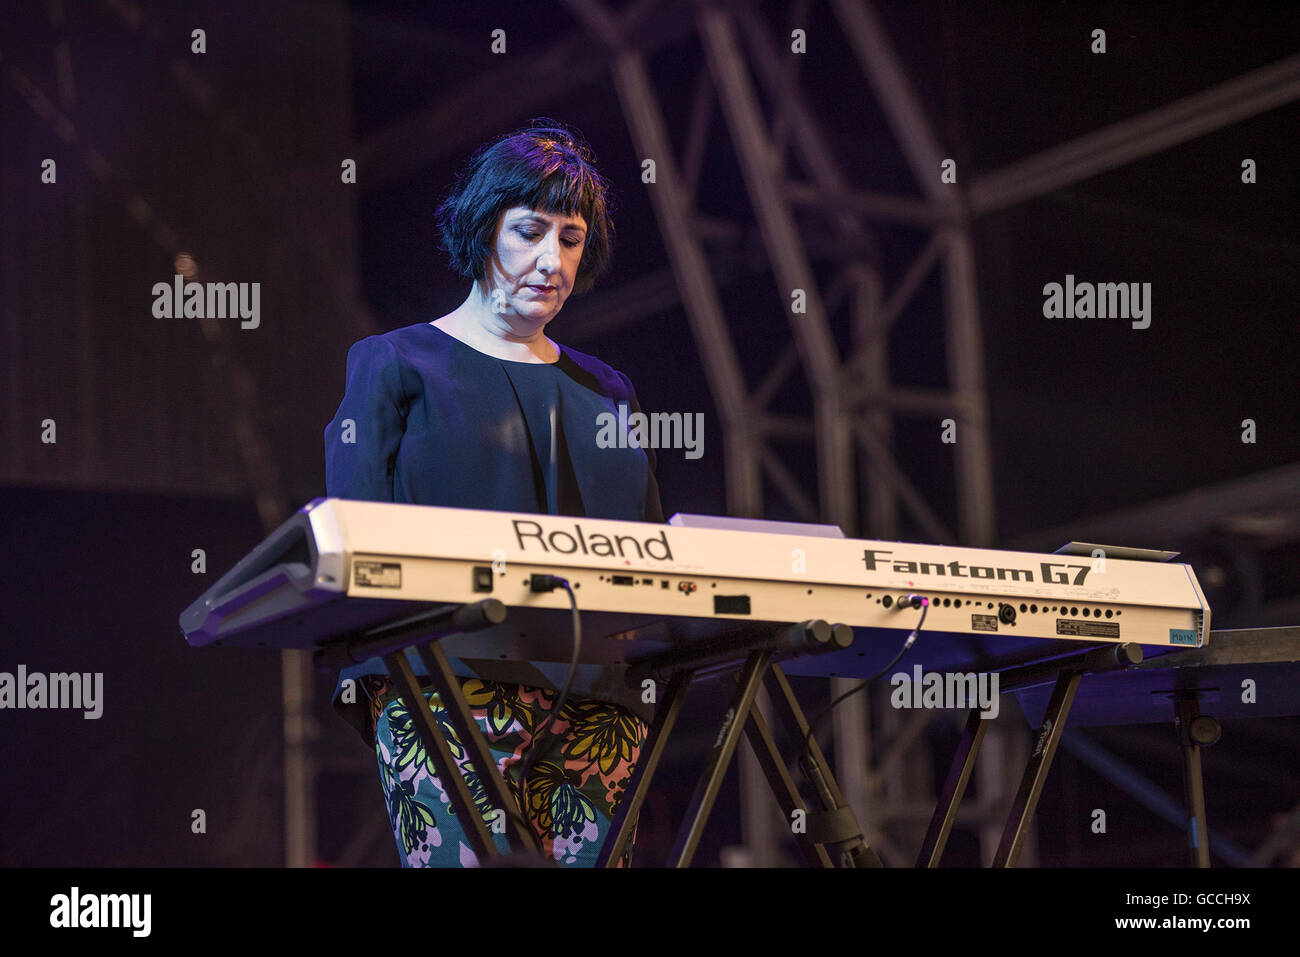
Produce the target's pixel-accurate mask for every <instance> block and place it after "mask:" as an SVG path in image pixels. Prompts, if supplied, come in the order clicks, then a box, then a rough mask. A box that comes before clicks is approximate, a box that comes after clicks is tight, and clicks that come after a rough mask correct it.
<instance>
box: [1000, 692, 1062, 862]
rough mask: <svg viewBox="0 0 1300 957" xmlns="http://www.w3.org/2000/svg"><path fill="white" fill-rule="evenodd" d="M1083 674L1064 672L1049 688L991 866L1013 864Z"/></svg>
mask: <svg viewBox="0 0 1300 957" xmlns="http://www.w3.org/2000/svg"><path fill="white" fill-rule="evenodd" d="M1082 677H1083V673H1082V672H1080V671H1073V672H1068V673H1063V674H1062V675H1061V676H1060V677H1058V678H1057V679H1056V685H1055V686H1054V687H1053V688H1052V697H1051V700H1050V701H1049V702H1048V704H1047V711H1046V713H1045V714H1044V715H1043V724H1042V727H1041V728H1039V730H1038V740H1037V741H1036V742H1035V743H1034V751H1033V753H1032V754H1031V755H1030V756H1029V763H1028V764H1027V765H1026V766H1025V773H1024V776H1023V777H1022V778H1021V779H1020V789H1019V790H1018V791H1017V792H1016V798H1015V800H1014V801H1013V802H1012V804H1011V814H1010V815H1009V816H1008V818H1007V825H1006V828H1005V829H1004V830H1003V831H1002V840H1001V842H1000V843H999V844H998V850H997V853H996V854H994V855H993V866H994V867H1015V865H1016V859H1017V858H1018V857H1019V856H1020V848H1021V845H1022V844H1023V843H1024V837H1025V829H1026V828H1028V827H1029V822H1030V821H1031V820H1033V817H1034V810H1035V809H1036V808H1037V807H1038V796H1039V795H1040V794H1042V791H1043V783H1044V782H1045V781H1046V780H1047V772H1048V771H1049V770H1051V767H1052V758H1053V757H1055V756H1056V746H1057V745H1058V744H1059V743H1060V741H1061V732H1062V731H1063V730H1064V728H1065V719H1066V718H1067V717H1068V716H1069V714H1070V705H1071V704H1073V703H1074V693H1075V692H1076V691H1077V690H1078V688H1079V680H1080V679H1081V678H1082Z"/></svg>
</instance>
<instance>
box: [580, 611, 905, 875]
mask: <svg viewBox="0 0 1300 957" xmlns="http://www.w3.org/2000/svg"><path fill="white" fill-rule="evenodd" d="M841 628H842V629H843V630H842V631H841V630H840V629H841ZM851 641H852V631H851V630H850V629H847V628H843V626H838V627H837V628H836V629H832V628H831V627H830V626H829V625H827V624H826V623H825V622H823V621H812V622H803V623H801V624H799V625H795V626H791V627H785V626H780V627H778V628H776V629H774V630H772V631H769V632H767V633H766V635H763V634H762V633H760V634H757V635H753V634H748V633H742V634H741V635H738V636H736V637H735V638H734V639H733V640H732V641H731V642H730V643H729V645H730V646H729V647H726V646H725V643H724V646H721V647H720V646H719V644H717V643H714V644H712V645H710V646H709V648H707V649H698V650H692V651H677V652H671V653H668V654H666V655H659V656H656V657H654V658H653V659H650V660H648V661H645V662H640V663H638V664H637V665H636V666H634V668H633V669H632V671H630V672H629V675H628V679H629V683H630V684H633V685H634V686H635V684H637V683H638V681H639V679H640V677H641V676H642V675H650V674H658V675H661V676H662V675H664V674H665V673H666V674H667V675H668V679H667V680H668V690H667V693H666V695H665V697H664V699H663V700H662V701H661V702H659V705H658V707H657V708H656V710H655V719H654V722H653V723H652V724H651V726H650V731H649V733H648V734H647V736H646V740H645V742H644V744H643V745H642V747H641V756H640V759H639V760H638V761H637V764H636V767H635V769H634V770H633V773H632V776H631V779H630V780H629V781H628V783H627V789H626V792H625V794H624V799H623V801H622V803H621V805H620V807H619V811H618V813H617V815H616V816H615V818H614V822H613V826H612V828H611V829H610V833H609V835H608V837H607V838H606V841H605V845H604V847H603V848H602V849H601V853H600V857H599V858H598V860H597V865H596V866H597V867H611V866H614V865H615V864H616V863H617V862H618V861H619V860H620V859H621V858H622V856H623V852H624V849H625V848H626V847H627V845H628V842H629V841H630V839H631V836H632V831H633V829H634V827H635V823H636V820H637V817H638V815H639V813H640V810H641V806H642V804H643V802H644V800H645V796H646V794H647V793H648V789H649V785H650V781H651V779H652V778H653V776H654V773H655V771H656V769H657V768H658V765H659V761H660V759H661V758H662V756H663V753H664V749H665V747H666V744H667V740H668V736H669V734H670V733H671V732H672V729H673V726H674V724H675V723H676V721H677V717H678V715H679V714H680V712H681V707H682V702H683V701H684V700H685V697H686V692H687V689H688V688H689V687H690V685H691V684H692V682H694V681H697V680H701V679H702V678H704V677H709V676H712V675H715V674H718V673H720V672H725V671H729V670H734V669H735V668H736V667H737V666H739V668H740V670H739V673H738V674H737V675H736V679H735V682H736V688H735V691H734V692H733V694H732V697H731V701H730V703H729V706H728V708H727V711H726V714H725V716H724V717H723V719H722V724H721V727H720V728H719V730H718V735H717V737H716V739H715V741H714V745H713V748H712V750H711V751H710V753H709V756H708V758H707V760H706V762H705V767H704V769H703V771H702V772H701V774H700V778H699V781H698V783H697V785H696V788H695V792H694V794H693V795H692V797H691V800H690V803H689V805H688V806H687V810H686V814H685V817H684V819H683V821H682V823H681V825H680V827H679V830H678V833H677V838H676V840H675V841H674V844H673V848H672V852H671V855H670V860H669V863H670V866H673V867H689V866H690V865H691V862H692V860H693V859H694V856H695V853H696V851H697V849H698V848H699V842H700V838H701V837H702V836H703V833H704V828H705V826H706V824H707V823H708V818H709V815H710V813H711V812H712V810H713V805H714V802H715V801H716V799H717V796H718V791H719V789H720V788H721V787H722V781H723V778H724V777H725V775H726V772H727V768H728V767H729V766H730V764H731V761H732V759H733V757H734V756H735V751H736V746H737V745H738V743H739V741H740V737H741V735H742V734H745V735H747V736H748V738H749V742H750V746H751V747H752V748H753V750H754V754H755V756H756V757H757V759H758V762H759V765H760V767H761V768H762V769H763V772H764V775H765V776H766V777H767V779H768V784H769V785H770V787H771V788H772V793H773V795H774V796H775V797H776V800H777V803H778V804H779V805H780V807H781V810H782V812H783V813H784V814H785V815H786V819H787V820H788V821H791V823H792V825H793V823H794V821H795V820H796V812H801V813H802V819H803V824H804V826H803V827H798V828H796V827H793V826H792V833H793V834H794V835H795V837H796V838H797V840H798V843H799V849H800V852H801V853H802V855H803V857H804V860H805V862H806V863H808V864H810V865H813V866H818V867H832V866H836V864H837V863H838V864H839V865H840V866H850V867H856V866H880V860H879V858H878V857H877V856H876V854H875V853H874V852H873V851H872V850H871V849H870V848H869V847H868V846H867V845H866V842H865V841H864V840H863V837H862V829H861V827H859V826H858V823H857V819H856V817H855V816H854V814H853V811H852V809H851V808H850V807H849V806H848V804H847V803H846V802H845V801H844V798H843V795H842V794H841V792H840V790H839V787H838V786H837V785H836V783H835V779H834V777H833V776H832V775H831V773H830V770H829V768H828V767H827V765H826V761H825V757H824V756H823V755H822V752H821V749H820V748H819V747H818V746H817V743H816V741H815V740H814V741H813V742H812V745H811V747H810V748H809V754H808V755H807V756H806V757H805V758H804V760H803V761H802V765H803V769H804V772H805V775H806V776H807V778H808V779H809V780H810V781H811V782H812V784H813V786H814V787H815V789H816V790H817V793H818V802H819V804H820V810H818V809H812V808H809V807H808V806H807V804H806V802H805V801H804V800H803V797H802V796H801V795H800V793H799V790H798V787H797V786H796V785H795V783H794V781H793V779H791V778H790V776H789V774H788V773H787V771H786V767H785V761H784V759H783V758H782V757H781V755H780V752H779V750H778V748H777V746H776V742H775V739H774V738H773V735H772V731H771V729H770V728H769V727H768V724H767V721H766V720H765V719H764V718H763V715H762V714H761V712H759V711H758V710H757V709H756V708H755V707H754V703H755V701H756V699H757V697H758V691H759V688H761V687H762V686H763V683H764V681H765V680H766V681H767V683H768V688H769V693H770V694H771V697H772V699H773V702H774V705H775V706H776V708H777V709H778V710H780V711H781V712H782V714H781V715H778V716H776V717H778V718H780V717H784V719H785V725H786V727H790V728H793V729H794V731H796V732H797V733H798V735H799V738H798V740H799V741H800V742H801V743H802V741H803V740H804V737H805V736H806V735H807V733H808V724H807V722H806V720H805V719H804V716H803V712H802V710H801V709H800V707H799V703H798V700H797V699H796V698H795V696H794V693H793V690H792V689H791V688H790V685H789V682H788V681H787V680H786V678H785V675H784V673H783V672H782V671H781V668H780V666H779V665H778V664H776V663H775V662H774V660H773V659H774V656H775V655H776V654H777V653H778V652H779V651H792V652H793V651H804V652H816V651H821V650H834V649H836V648H843V647H847V645H848V644H849V643H850V642H851ZM827 845H829V846H831V847H832V848H833V849H834V850H835V852H836V855H835V859H834V861H832V858H831V856H830V854H828V853H827V850H826V846H827Z"/></svg>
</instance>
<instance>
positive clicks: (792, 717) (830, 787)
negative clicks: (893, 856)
mask: <svg viewBox="0 0 1300 957" xmlns="http://www.w3.org/2000/svg"><path fill="white" fill-rule="evenodd" d="M768 683H769V685H770V688H769V690H770V691H771V692H772V707H773V710H774V712H775V713H776V715H777V716H778V717H779V718H780V719H781V720H783V721H785V722H786V724H787V726H788V727H792V728H793V729H794V730H795V732H796V733H797V735H798V741H799V743H800V747H802V746H803V742H804V741H805V740H808V752H807V753H806V754H800V756H799V765H800V767H801V768H802V769H803V773H804V777H806V778H807V779H808V781H809V783H811V784H812V786H813V788H814V790H816V792H817V798H818V800H819V801H820V802H821V806H822V810H821V812H819V813H818V814H816V815H810V820H811V821H814V822H816V823H815V824H814V827H813V828H810V829H809V833H810V837H812V839H813V840H817V839H818V838H822V839H823V841H824V842H825V843H828V844H831V845H832V846H833V847H834V848H835V849H836V851H837V852H838V856H839V858H840V859H841V861H842V862H843V863H846V864H847V865H849V866H852V867H881V866H882V864H881V861H880V857H879V855H877V854H876V852H875V851H874V850H873V849H872V848H871V847H870V845H868V844H867V842H866V839H865V838H864V837H863V835H862V827H861V825H860V824H859V823H858V819H857V815H855V814H854V813H853V808H852V806H850V804H849V802H848V801H846V800H845V799H844V793H843V792H842V791H841V790H840V787H839V784H838V783H837V782H836V780H835V777H834V775H832V774H831V772H830V766H829V765H828V764H827V763H826V756H825V755H824V754H823V753H822V749H821V746H820V745H818V743H817V739H816V738H813V739H808V720H807V719H806V718H805V717H804V713H803V709H802V708H800V707H799V699H798V698H796V697H795V694H794V689H793V688H791V687H790V682H789V681H788V680H787V679H786V677H785V672H784V671H782V670H781V668H780V666H779V665H773V666H772V667H771V668H770V669H769V670H768Z"/></svg>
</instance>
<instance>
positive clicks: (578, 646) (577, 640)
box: [518, 574, 582, 817]
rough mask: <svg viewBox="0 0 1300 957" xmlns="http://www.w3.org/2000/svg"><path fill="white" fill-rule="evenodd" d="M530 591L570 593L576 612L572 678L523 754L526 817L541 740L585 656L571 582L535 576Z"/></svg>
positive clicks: (521, 781)
mask: <svg viewBox="0 0 1300 957" xmlns="http://www.w3.org/2000/svg"><path fill="white" fill-rule="evenodd" d="M529 587H530V588H531V589H532V590H533V591H535V592H547V591H554V590H555V589H556V588H563V589H564V590H565V591H567V592H568V593H569V607H570V609H571V610H572V612H573V657H572V659H571V660H570V661H569V674H568V677H566V678H565V679H564V687H563V688H561V689H560V696H559V697H558V698H556V699H555V707H554V708H552V709H551V713H550V714H548V715H547V716H546V719H545V720H544V721H542V723H541V724H539V725H538V726H537V730H536V731H535V732H534V733H533V740H532V741H531V742H530V743H529V745H528V751H527V752H525V754H524V760H523V763H522V764H520V765H519V785H518V787H519V807H520V809H521V810H522V811H523V813H524V816H525V817H527V816H528V800H527V796H526V789H525V784H524V782H525V778H527V777H528V772H529V771H530V770H532V766H533V761H534V760H536V758H537V746H538V743H539V742H540V741H541V739H542V735H543V734H544V733H545V732H546V731H548V730H549V729H550V726H551V723H552V722H553V721H554V720H555V717H556V716H557V715H558V714H559V713H560V709H562V708H563V707H564V703H565V701H566V700H568V697H569V689H570V688H572V687H573V679H574V676H575V675H576V674H577V673H578V657H579V655H580V654H581V653H582V620H581V619H580V618H579V616H578V598H577V596H576V595H574V594H573V586H572V585H570V584H569V582H568V579H565V578H561V577H560V576H558V575H537V574H535V575H533V577H532V581H531V583H530V585H529Z"/></svg>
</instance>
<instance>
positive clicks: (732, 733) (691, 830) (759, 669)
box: [669, 649, 772, 867]
mask: <svg viewBox="0 0 1300 957" xmlns="http://www.w3.org/2000/svg"><path fill="white" fill-rule="evenodd" d="M771 657H772V652H771V651H770V650H767V649H764V650H762V651H755V652H751V653H750V655H749V658H748V659H747V660H746V661H745V666H744V668H743V669H742V671H741V674H740V680H739V682H738V684H737V687H736V693H735V695H733V696H732V699H731V706H730V707H729V708H728V709H727V715H726V717H725V718H724V719H723V722H722V730H721V731H719V732H718V738H717V740H716V741H715V742H714V744H713V750H712V752H710V754H709V758H708V761H707V763H706V764H705V767H704V771H703V772H702V773H701V775H700V780H699V783H698V784H697V785H696V787H695V793H694V794H693V795H692V796H691V803H690V805H689V806H688V807H687V810H686V819H685V820H684V821H683V822H682V825H681V829H680V830H679V831H678V832H677V840H676V841H675V842H674V843H673V850H672V854H671V855H670V857H669V860H670V861H672V862H674V863H673V866H674V867H690V866H691V860H692V858H694V857H695V851H696V849H697V848H698V847H699V844H700V838H701V837H702V836H703V834H704V825H705V823H706V822H707V821H708V818H709V812H710V811H712V810H713V802H714V801H715V800H717V797H718V790H719V789H720V788H721V787H722V779H723V777H724V776H725V775H726V773H727V766H728V765H730V764H731V757H732V755H733V754H735V753H736V744H737V742H739V741H740V736H741V734H742V733H743V731H744V728H745V724H746V722H747V721H748V719H749V714H750V711H751V710H752V709H753V707H754V699H755V697H757V695H758V689H759V686H760V685H761V684H762V681H763V672H764V671H766V670H767V664H768V662H769V661H770V660H771Z"/></svg>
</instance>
